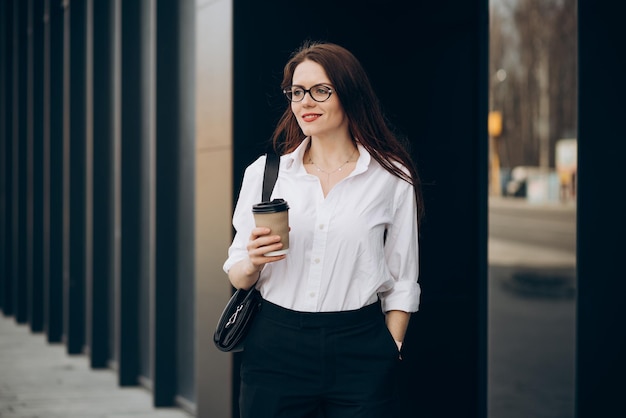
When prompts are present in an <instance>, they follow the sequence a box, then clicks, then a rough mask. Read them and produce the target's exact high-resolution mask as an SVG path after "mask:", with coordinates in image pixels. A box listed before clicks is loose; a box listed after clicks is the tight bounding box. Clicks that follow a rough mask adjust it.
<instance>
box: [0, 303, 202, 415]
mask: <svg viewBox="0 0 626 418" xmlns="http://www.w3.org/2000/svg"><path fill="white" fill-rule="evenodd" d="M65 350H66V349H65V345H63V344H49V343H47V341H46V339H45V336H44V335H43V334H34V333H32V332H31V331H30V328H29V327H28V326H26V325H18V324H16V322H15V320H14V319H13V318H12V317H10V318H9V317H5V316H2V315H0V417H1V418H148V417H149V418H189V417H192V415H190V414H188V413H186V412H184V411H183V410H181V409H178V408H154V407H153V406H152V395H151V393H150V392H148V391H147V390H146V389H144V388H141V387H131V388H126V387H125V388H121V387H119V386H118V385H117V377H116V374H115V372H114V371H112V370H109V369H106V370H94V369H91V368H89V364H88V359H87V356H84V355H77V356H69V355H68V354H67V353H66V351H65Z"/></svg>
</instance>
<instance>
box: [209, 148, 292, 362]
mask: <svg viewBox="0 0 626 418" xmlns="http://www.w3.org/2000/svg"><path fill="white" fill-rule="evenodd" d="M279 163H280V157H279V156H278V154H276V153H274V152H268V153H267V158H266V161H265V173H264V174H263V192H262V194H261V201H263V202H269V200H270V196H271V195H272V190H273V189H274V184H275V183H276V179H277V178H278V166H279ZM260 308H261V294H260V293H259V291H258V290H257V289H256V288H255V286H254V285H253V286H252V287H251V288H250V289H248V290H244V289H237V290H236V291H235V293H233V295H232V296H231V298H230V300H229V301H228V303H227V304H226V307H225V308H224V310H223V311H222V314H221V315H220V319H219V321H217V327H216V328H215V333H214V334H213V342H214V343H215V346H216V347H217V348H218V349H219V350H221V351H225V352H229V351H230V352H236V351H242V350H243V342H244V339H245V336H246V334H247V333H248V330H249V329H250V325H251V324H252V320H253V319H254V317H255V316H256V313H257V312H258V311H259V309H260Z"/></svg>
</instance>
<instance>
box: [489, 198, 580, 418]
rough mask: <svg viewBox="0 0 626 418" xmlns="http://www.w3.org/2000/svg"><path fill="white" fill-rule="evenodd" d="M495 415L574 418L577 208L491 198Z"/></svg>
mask: <svg viewBox="0 0 626 418" xmlns="http://www.w3.org/2000/svg"><path fill="white" fill-rule="evenodd" d="M489 227H490V231H489V235H490V240H489V365H488V366H489V391H488V393H489V400H488V405H489V417H488V418H529V417H532V418H573V417H574V370H575V369H574V364H575V363H574V361H575V351H574V347H575V308H576V306H575V263H576V261H575V260H576V259H575V249H576V210H575V207H574V206H572V205H571V204H570V205H529V204H528V203H526V202H525V201H523V200H506V199H498V200H494V199H492V200H491V201H490V210H489Z"/></svg>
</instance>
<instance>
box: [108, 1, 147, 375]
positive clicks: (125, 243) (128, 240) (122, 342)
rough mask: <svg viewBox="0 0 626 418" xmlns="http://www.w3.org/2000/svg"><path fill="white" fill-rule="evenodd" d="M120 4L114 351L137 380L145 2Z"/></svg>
mask: <svg viewBox="0 0 626 418" xmlns="http://www.w3.org/2000/svg"><path fill="white" fill-rule="evenodd" d="M120 5H121V86H120V89H121V90H120V91H121V178H120V185H121V191H120V193H121V207H120V216H121V241H120V257H121V258H120V275H119V277H118V278H117V280H116V282H115V298H116V300H115V304H116V306H115V326H116V332H117V334H116V338H115V340H116V341H115V344H116V345H115V352H114V356H115V358H114V361H115V362H116V363H117V369H118V381H119V384H120V385H122V386H129V385H136V384H137V381H138V380H137V379H138V375H139V351H138V346H139V338H138V332H139V315H138V304H139V295H138V292H139V277H140V274H141V271H140V257H141V253H140V242H141V241H140V237H141V225H140V222H141V181H142V159H141V157H142V135H143V132H142V110H143V109H142V101H141V91H142V89H141V75H142V74H141V68H142V65H141V53H140V51H141V27H142V25H141V2H139V1H124V2H121V3H120Z"/></svg>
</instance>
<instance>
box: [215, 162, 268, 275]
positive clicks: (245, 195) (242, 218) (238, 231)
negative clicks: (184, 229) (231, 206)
mask: <svg viewBox="0 0 626 418" xmlns="http://www.w3.org/2000/svg"><path fill="white" fill-rule="evenodd" d="M264 167H265V156H261V157H259V158H258V159H257V160H256V161H255V162H254V163H252V164H251V165H250V166H248V167H247V168H246V171H245V172H244V175H243V181H242V183H241V190H240V192H239V197H238V198H237V204H236V205H235V211H234V213H233V227H234V228H235V237H234V238H233V241H232V243H231V245H230V247H229V248H228V258H227V259H226V261H225V262H224V265H223V269H224V271H225V272H226V273H228V270H230V268H231V267H232V266H233V265H234V264H235V263H237V262H239V261H241V260H243V259H245V258H246V257H247V256H248V250H247V248H246V247H247V245H248V241H249V239H250V233H251V232H252V229H253V228H254V217H253V216H252V205H254V204H256V203H258V202H260V201H261V188H262V185H263V170H264Z"/></svg>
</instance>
